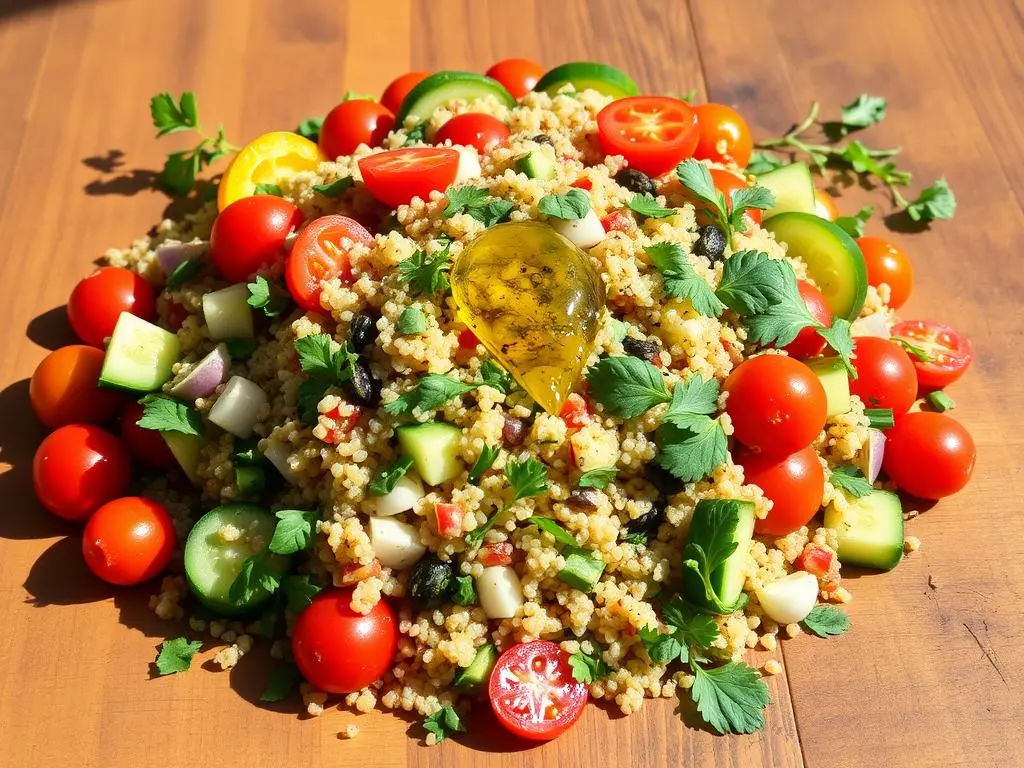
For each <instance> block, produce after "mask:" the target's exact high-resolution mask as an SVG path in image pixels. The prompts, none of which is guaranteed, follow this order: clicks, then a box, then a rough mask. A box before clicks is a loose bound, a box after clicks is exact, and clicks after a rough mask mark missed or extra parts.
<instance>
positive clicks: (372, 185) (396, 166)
mask: <svg viewBox="0 0 1024 768" xmlns="http://www.w3.org/2000/svg"><path fill="white" fill-rule="evenodd" d="M359 171H360V173H361V174H362V176H363V182H364V183H365V184H366V188H367V189H369V190H370V193H371V194H372V195H373V196H374V197H376V198H377V199H378V200H380V201H381V202H382V203H385V204H386V205H389V206H391V207H392V208H397V207H398V206H400V205H406V204H408V203H409V202H410V201H411V200H412V199H413V198H414V197H418V198H420V199H421V200H429V199H430V193H431V192H440V191H442V190H444V189H447V188H448V187H449V186H450V185H451V184H452V182H453V181H455V176H456V174H457V173H458V171H459V153H458V152H457V151H456V150H454V149H449V148H447V147H412V148H409V149H395V150H392V151H390V152H379V153H377V154H376V155H370V156H368V157H364V158H362V159H361V160H360V161H359Z"/></svg>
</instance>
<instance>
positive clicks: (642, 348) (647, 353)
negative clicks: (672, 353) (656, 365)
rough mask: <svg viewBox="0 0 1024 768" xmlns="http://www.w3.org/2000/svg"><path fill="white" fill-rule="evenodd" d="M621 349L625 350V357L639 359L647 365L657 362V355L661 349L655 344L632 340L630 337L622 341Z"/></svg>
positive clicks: (642, 340) (644, 340) (643, 340)
mask: <svg viewBox="0 0 1024 768" xmlns="http://www.w3.org/2000/svg"><path fill="white" fill-rule="evenodd" d="M622 348H623V349H624V350H626V354H627V355H630V356H632V357H639V358H640V359H641V360H646V361H647V362H648V363H653V362H654V361H655V360H657V358H658V353H659V352H660V351H661V347H659V346H658V343H657V342H654V341H648V340H647V339H634V338H633V337H632V336H627V337H626V338H624V339H623V340H622Z"/></svg>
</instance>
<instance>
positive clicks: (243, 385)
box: [210, 376, 268, 439]
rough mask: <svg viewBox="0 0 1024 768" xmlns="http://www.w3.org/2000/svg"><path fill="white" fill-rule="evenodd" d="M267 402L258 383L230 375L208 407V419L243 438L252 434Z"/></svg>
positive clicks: (265, 395)
mask: <svg viewBox="0 0 1024 768" xmlns="http://www.w3.org/2000/svg"><path fill="white" fill-rule="evenodd" d="M267 402H268V401H267V394H266V392H264V391H263V390H262V389H260V386H259V385H258V384H256V383H254V382H252V381H249V379H246V378H243V377H242V376H232V377H231V378H230V379H228V383H227V384H226V385H225V386H224V391H223V392H221V393H220V397H218V398H217V402H215V403H214V404H213V408H211V409H210V421H212V422H213V423H214V424H216V425H217V426H218V427H220V428H221V429H224V430H226V431H227V432H230V433H231V434H232V435H234V436H235V437H241V438H243V439H245V438H247V437H251V436H252V428H253V427H254V426H255V425H256V422H257V420H258V419H259V415H260V410H261V409H263V408H264V407H265V406H266V405H267Z"/></svg>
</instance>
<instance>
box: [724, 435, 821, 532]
mask: <svg viewBox="0 0 1024 768" xmlns="http://www.w3.org/2000/svg"><path fill="white" fill-rule="evenodd" d="M733 460H734V461H735V462H736V463H737V464H738V465H740V466H741V467H743V477H744V481H745V482H747V483H750V484H751V485H756V486H757V487H758V488H760V489H761V490H762V491H764V495H765V496H766V497H767V498H769V499H771V500H772V502H773V503H772V508H771V511H770V512H769V513H768V516H767V517H766V518H764V519H763V520H760V519H759V520H757V521H755V522H754V530H755V531H757V532H758V533H762V534H767V535H769V536H785V535H786V534H789V533H792V532H793V531H795V530H797V529H798V528H799V527H800V526H802V525H807V523H808V522H809V521H810V519H811V518H812V517H814V515H815V513H816V512H817V511H818V510H819V509H820V508H821V500H822V496H823V495H824V492H825V471H824V470H823V469H822V467H821V462H819V461H818V454H817V453H816V452H815V450H814V448H813V447H811V446H807V447H806V448H801V449H800V450H799V451H796V452H795V453H791V454H789V455H788V456H783V457H781V458H780V457H778V456H777V455H776V456H774V457H773V456H771V455H767V456H766V455H765V454H763V453H755V452H754V451H752V450H750V449H749V448H744V447H741V448H740V449H739V450H737V451H736V452H735V455H734V457H733Z"/></svg>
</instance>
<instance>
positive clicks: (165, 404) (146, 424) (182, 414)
mask: <svg viewBox="0 0 1024 768" xmlns="http://www.w3.org/2000/svg"><path fill="white" fill-rule="evenodd" d="M139 402H140V403H141V404H142V418H140V419H139V420H138V421H137V422H136V425H137V426H140V427H142V428H143V429H156V430H160V431H161V432H180V433H181V434H183V435H192V436H193V437H202V435H203V417H202V416H200V415H199V411H197V410H196V409H195V408H190V407H189V406H187V405H185V404H184V403H181V402H178V401H177V400H175V399H174V398H172V397H167V395H146V396H145V397H144V398H142V399H141V400H140V401H139Z"/></svg>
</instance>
